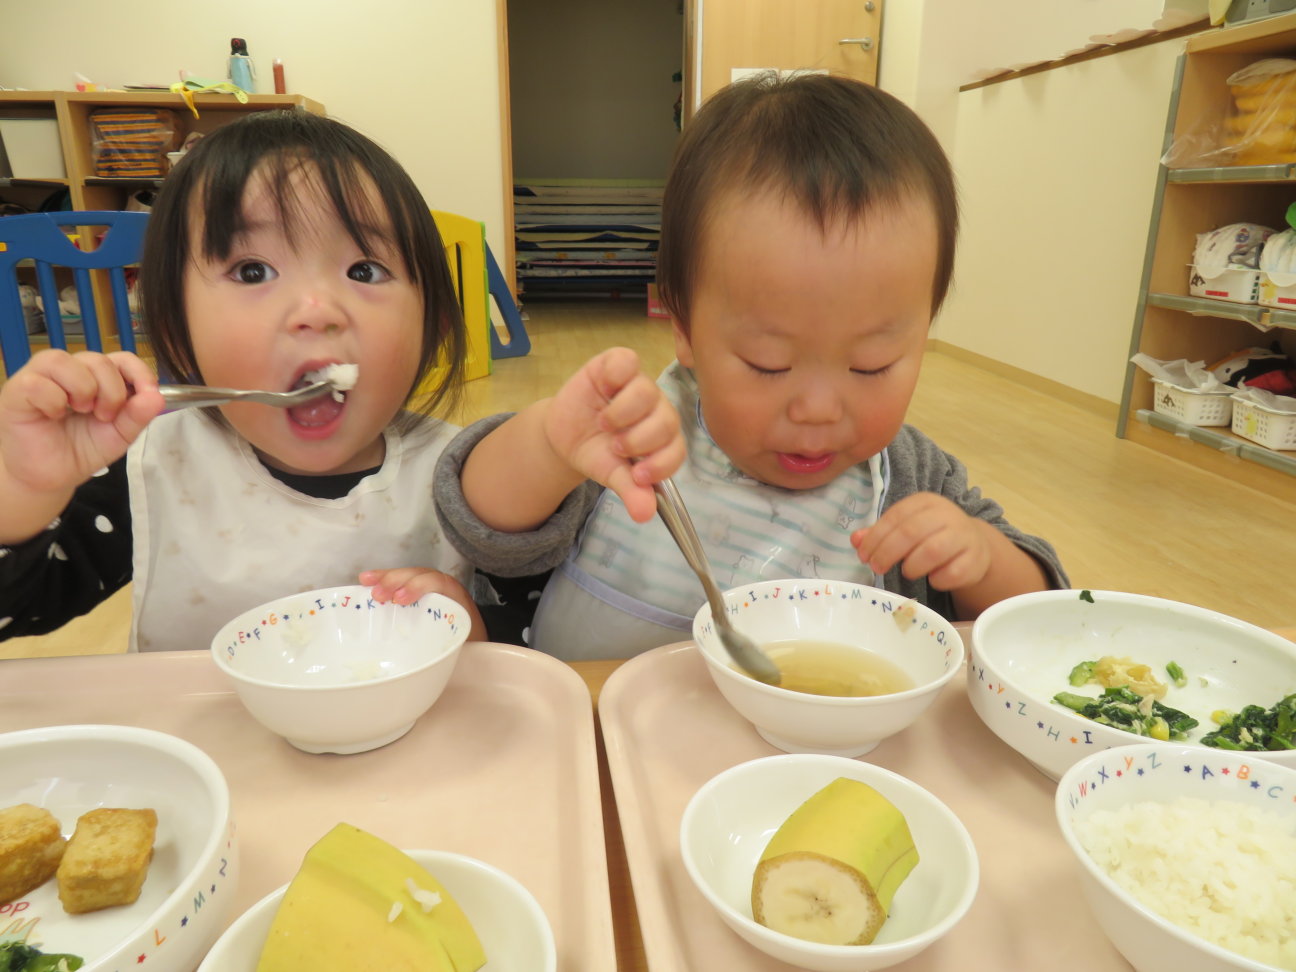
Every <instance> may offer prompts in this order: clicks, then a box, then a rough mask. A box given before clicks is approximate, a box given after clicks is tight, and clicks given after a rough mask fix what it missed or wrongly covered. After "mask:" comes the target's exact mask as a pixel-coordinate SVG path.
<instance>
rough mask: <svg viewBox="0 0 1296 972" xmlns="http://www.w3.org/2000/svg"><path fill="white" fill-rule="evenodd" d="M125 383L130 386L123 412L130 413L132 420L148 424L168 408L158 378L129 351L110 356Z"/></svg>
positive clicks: (117, 352)
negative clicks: (159, 387) (159, 388)
mask: <svg viewBox="0 0 1296 972" xmlns="http://www.w3.org/2000/svg"><path fill="white" fill-rule="evenodd" d="M108 360H109V361H110V362H112V365H113V367H114V368H116V369H117V373H118V374H119V375H120V376H121V378H122V380H123V382H124V383H125V384H126V385H128V386H129V388H128V391H129V392H130V395H129V397H128V398H127V399H126V401H125V406H124V408H123V409H122V411H124V412H126V413H128V414H129V415H130V417H131V419H132V420H134V421H141V422H142V424H147V423H148V421H149V420H150V419H153V418H154V417H156V416H157V415H158V414H160V413H161V411H162V410H163V409H164V408H166V400H165V399H163V397H162V393H161V392H160V391H159V390H158V380H157V376H156V375H154V374H153V369H152V368H150V367H149V366H148V365H147V364H145V363H144V362H143V361H142V360H140V358H138V357H137V356H135V355H133V354H131V353H130V352H129V351H116V352H113V353H112V354H110V355H108Z"/></svg>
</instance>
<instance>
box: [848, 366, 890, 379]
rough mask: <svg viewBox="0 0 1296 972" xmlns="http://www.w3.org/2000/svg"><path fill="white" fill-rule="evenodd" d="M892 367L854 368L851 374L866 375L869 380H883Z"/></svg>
mask: <svg viewBox="0 0 1296 972" xmlns="http://www.w3.org/2000/svg"><path fill="white" fill-rule="evenodd" d="M891 367H892V366H891V365H886V366H885V367H882V368H852V369H851V372H852V373H854V374H857V375H864V376H866V377H868V378H881V377H882V376H883V375H885V374H886V373H887V372H888V371H890V370H891Z"/></svg>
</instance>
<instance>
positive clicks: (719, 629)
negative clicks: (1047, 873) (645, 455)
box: [653, 478, 783, 685]
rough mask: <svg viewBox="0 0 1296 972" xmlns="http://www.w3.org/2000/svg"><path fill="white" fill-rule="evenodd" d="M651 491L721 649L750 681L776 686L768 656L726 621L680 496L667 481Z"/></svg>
mask: <svg viewBox="0 0 1296 972" xmlns="http://www.w3.org/2000/svg"><path fill="white" fill-rule="evenodd" d="M653 492H655V493H656V494H657V513H658V515H659V516H660V517H661V518H662V522H663V523H665V524H666V529H667V530H669V531H670V535H671V536H672V537H674V538H675V542H676V543H677V544H679V548H680V553H682V554H684V559H685V560H686V561H688V565H689V566H690V567H692V568H693V572H694V573H695V574H697V575H698V580H700V581H701V582H702V589H703V590H704V591H706V596H707V601H708V602H710V604H711V619H712V620H713V621H714V622H715V626H716V634H717V635H719V636H720V643H721V644H722V645H724V646H725V650H726V651H728V652H729V655H730V657H732V658H733V660H734V661H736V662H737V663H738V667H739V668H741V669H742V670H743V671H744V672H746V673H747V674H748V675H750V676H751V677H752V678H754V679H756V680H757V681H760V682H765V683H766V684H768V685H778V684H779V683H780V682H781V681H782V680H783V676H782V674H781V673H780V672H779V670H778V666H776V665H775V664H774V663H773V662H772V661H770V657H769V655H767V654H765V652H763V651H761V649H760V647H759V646H758V645H757V644H756V642H754V641H752V640H751V639H750V638H748V637H747V636H746V635H745V634H743V633H742V632H740V631H738V629H736V628H735V627H734V626H733V623H732V622H731V621H730V620H729V612H728V610H726V608H725V603H724V598H723V597H722V596H721V594H720V586H719V585H718V584H717V583H716V580H715V577H714V576H712V574H711V565H710V564H709V563H708V562H707V557H706V551H705V550H703V549H702V541H701V540H699V539H698V535H697V530H695V529H694V528H693V520H692V518H691V517H690V516H689V513H688V510H687V509H686V508H685V506H684V499H683V497H681V496H680V493H679V490H678V489H677V488H676V487H675V483H674V482H673V481H672V480H671V479H669V478H667V479H663V480H662V481H661V482H660V483H654V484H653Z"/></svg>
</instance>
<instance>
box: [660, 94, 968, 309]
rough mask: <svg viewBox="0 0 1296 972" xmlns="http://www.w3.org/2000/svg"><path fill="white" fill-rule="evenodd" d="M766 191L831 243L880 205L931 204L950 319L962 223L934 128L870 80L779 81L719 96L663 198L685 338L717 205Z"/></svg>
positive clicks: (665, 272)
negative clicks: (918, 200)
mask: <svg viewBox="0 0 1296 972" xmlns="http://www.w3.org/2000/svg"><path fill="white" fill-rule="evenodd" d="M759 192H774V193H776V194H779V195H780V196H782V197H783V198H786V199H790V200H792V201H793V202H794V203H795V204H796V205H797V206H799V207H800V209H801V211H802V212H804V213H805V214H806V215H808V216H809V217H810V218H811V219H813V220H814V221H815V222H816V223H817V224H818V226H819V228H820V229H821V230H823V231H825V232H827V229H828V227H829V226H831V225H834V224H838V225H840V224H841V223H842V222H845V223H847V224H849V223H850V222H853V221H854V220H858V219H861V218H864V217H866V216H867V215H868V213H869V211H870V210H871V209H873V208H874V207H875V206H885V205H887V204H895V203H898V202H900V201H901V200H903V199H905V198H906V197H909V196H912V195H918V196H920V197H924V196H925V197H926V198H927V199H928V200H929V201H930V202H931V207H932V210H933V213H934V214H935V217H936V233H937V255H936V276H935V279H934V280H933V281H932V299H931V309H932V316H935V314H936V312H937V311H938V310H940V306H941V304H942V303H943V302H944V300H945V295H946V294H947V293H948V292H949V286H950V278H951V277H952V276H953V274H954V249H955V244H956V242H957V239H958V223H959V212H958V195H957V193H956V190H955V186H954V174H953V171H952V170H951V168H950V164H949V159H947V158H946V157H945V153H944V152H943V151H942V150H941V146H940V142H938V141H937V140H936V136H935V135H933V134H932V132H931V129H929V128H928V127H927V126H926V125H924V124H923V122H922V119H920V118H919V117H918V116H917V115H916V114H914V112H913V111H912V110H910V109H909V108H908V107H906V106H905V105H904V104H903V103H902V102H900V101H899V100H898V99H896V98H893V97H892V96H891V95H889V94H887V93H886V92H884V91H879V90H878V89H877V88H875V87H873V86H872V85H868V84H864V83H863V82H862V81H855V80H853V79H851V78H846V77H838V76H834V75H823V74H805V75H795V74H794V75H792V76H791V77H788V78H780V77H778V76H777V75H774V74H769V75H762V76H758V77H755V78H751V79H748V80H744V81H739V82H736V83H735V84H731V85H728V86H727V87H725V88H721V89H720V91H718V92H716V94H714V95H713V96H712V97H711V98H710V99H709V100H708V101H707V103H706V104H705V105H703V106H702V108H701V110H700V111H698V113H697V116H696V117H695V118H694V119H693V121H692V122H691V123H690V124H689V125H688V126H687V127H686V128H685V129H684V136H683V137H682V138H681V139H680V141H679V144H678V145H677V146H676V147H675V157H674V159H673V160H672V162H671V170H670V177H669V178H668V179H667V180H666V192H665V194H664V196H663V198H662V224H661V244H660V246H661V252H660V253H659V254H658V257H657V289H658V291H659V293H660V294H661V301H662V304H663V306H664V307H665V308H666V309H667V310H668V311H669V312H670V314H671V316H672V317H673V318H675V320H676V321H678V322H679V324H680V326H681V327H683V328H684V330H685V331H687V330H688V325H689V310H690V308H691V306H692V302H693V289H694V287H695V286H696V284H697V278H698V272H699V268H700V266H701V265H702V264H703V263H704V260H705V254H704V253H703V245H704V243H705V235H706V229H707V226H708V223H709V221H710V220H712V219H714V218H715V216H716V204H717V202H718V201H719V200H720V199H722V198H726V197H731V198H737V199H741V198H743V197H744V196H746V195H749V194H754V193H759ZM769 244H770V245H771V246H777V245H778V241H777V240H770V241H769Z"/></svg>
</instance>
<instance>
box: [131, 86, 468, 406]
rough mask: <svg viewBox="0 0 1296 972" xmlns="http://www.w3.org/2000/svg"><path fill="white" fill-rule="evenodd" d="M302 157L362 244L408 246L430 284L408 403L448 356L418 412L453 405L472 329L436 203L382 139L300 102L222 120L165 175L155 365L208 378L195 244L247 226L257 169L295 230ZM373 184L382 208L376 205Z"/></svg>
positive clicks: (213, 247) (145, 292)
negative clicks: (190, 276)
mask: <svg viewBox="0 0 1296 972" xmlns="http://www.w3.org/2000/svg"><path fill="white" fill-rule="evenodd" d="M303 167H305V168H306V169H307V170H313V171H310V172H309V174H310V176H311V177H312V178H314V179H316V180H317V184H318V185H319V187H320V188H321V189H322V190H323V192H324V193H325V195H326V196H327V198H328V200H329V201H330V203H331V204H332V206H333V210H334V212H335V213H336V214H337V217H338V220H339V221H340V222H341V223H342V225H343V227H345V229H346V232H347V233H348V235H350V237H351V239H352V240H354V241H355V244H356V246H358V247H359V248H360V250H361V252H362V253H365V254H374V251H375V246H374V244H375V242H377V241H381V242H383V243H385V244H386V245H387V246H388V247H390V248H391V249H394V250H395V251H396V252H398V253H399V254H400V258H401V260H402V261H403V263H404V266H405V272H406V273H408V274H409V277H410V279H411V280H412V281H414V283H415V284H417V285H418V287H419V289H420V290H421V291H422V294H423V341H422V349H421V351H420V354H419V363H418V371H417V377H416V378H415V379H414V384H413V385H412V386H411V387H410V389H409V392H408V393H407V396H406V405H408V404H409V402H410V399H412V398H413V397H414V396H415V394H416V393H417V392H418V391H419V389H420V387H421V386H422V384H423V382H424V380H425V379H426V378H427V376H428V374H429V373H430V372H431V371H432V369H433V368H434V367H437V366H440V369H441V370H440V372H439V375H438V380H437V382H436V383H435V385H434V386H433V387H432V388H430V389H428V393H427V395H426V397H425V398H424V399H423V400H422V401H420V403H419V407H418V412H419V413H420V414H422V415H425V416H431V415H435V414H437V413H438V412H442V411H444V410H449V409H450V408H452V407H453V406H454V405H456V404H457V398H458V393H459V390H460V387H461V384H462V380H461V379H462V375H463V368H464V361H465V359H466V357H467V335H466V333H465V331H464V324H463V314H462V311H461V308H460V306H459V301H458V298H457V296H456V293H455V287H454V282H453V280H452V279H451V276H450V269H449V267H448V266H447V264H446V256H445V248H444V246H443V245H442V242H441V234H440V233H438V232H437V228H436V223H435V221H434V220H433V219H432V213H431V211H430V210H429V209H428V205H427V203H426V202H424V201H423V196H422V194H420V193H419V191H418V189H417V187H415V185H414V182H413V180H412V179H410V177H409V174H408V173H407V172H406V171H405V170H404V169H403V168H401V166H400V164H399V163H398V162H397V161H396V160H395V159H393V158H392V157H391V156H390V155H388V154H387V153H386V152H385V151H384V150H383V149H381V148H380V147H379V146H378V145H377V144H376V143H375V142H373V141H372V140H370V139H368V138H365V136H363V135H361V134H360V133H359V132H357V131H355V130H354V129H352V128H348V127H347V126H346V125H343V124H342V123H341V122H336V121H333V120H331V119H329V118H325V117H323V116H321V115H314V114H311V113H310V112H308V111H305V110H302V109H292V110H277V111H262V112H256V113H254V114H251V115H248V116H247V117H246V118H243V119H240V120H239V121H236V122H233V123H231V124H229V125H225V126H223V127H221V128H218V129H217V130H216V131H214V132H212V133H211V134H210V135H208V136H206V137H205V138H204V139H202V140H201V141H200V142H198V144H197V145H195V146H194V148H193V149H191V150H190V151H189V152H188V153H186V155H185V157H184V158H183V159H182V160H181V161H180V164H179V165H177V166H176V167H175V169H174V170H172V172H171V174H170V175H169V176H168V177H167V179H166V181H165V182H163V183H162V191H161V192H159V193H158V196H157V199H156V201H155V202H154V205H153V211H152V214H151V215H150V216H149V222H148V230H147V232H146V233H145V236H144V255H143V258H142V260H141V262H140V288H141V290H140V293H141V297H142V301H141V310H142V311H143V318H144V330H145V333H146V335H147V337H148V340H149V343H150V344H151V345H152V348H153V353H154V355H155V357H156V360H157V367H158V373H159V374H161V375H163V376H172V377H174V378H175V379H178V380H185V381H197V382H200V383H201V382H202V372H201V370H200V369H199V367H198V362H197V361H196V360H194V351H193V342H192V341H191V340H190V338H189V322H188V318H187V316H186V314H185V294H184V277H185V271H186V269H187V268H188V266H189V263H190V261H191V260H193V259H194V258H195V256H196V254H195V253H193V252H192V251H191V246H193V245H195V244H196V246H197V247H198V250H199V252H200V253H201V255H202V256H203V257H204V258H206V259H207V260H211V261H221V260H224V259H226V258H227V257H228V256H229V254H230V251H231V249H232V248H233V245H234V242H235V240H236V239H237V238H238V237H239V236H240V235H241V234H242V233H244V232H245V231H246V230H247V226H246V220H245V219H244V212H243V194H244V192H245V190H246V189H247V184H248V181H249V180H250V179H251V178H252V177H253V176H254V175H260V176H261V177H263V178H264V179H265V184H266V186H267V189H268V191H269V194H270V196H271V198H272V199H273V200H274V203H275V206H276V208H277V210H278V213H277V215H278V218H279V220H280V223H281V225H282V226H283V227H284V233H285V235H286V236H287V237H288V238H289V239H292V237H293V228H294V226H296V225H300V222H301V207H302V200H301V199H299V198H298V193H297V191H296V186H297V185H298V183H297V182H295V179H294V176H295V174H296V173H298V172H299V171H300V170H301V169H302V168H303ZM374 191H376V192H377V194H378V198H379V199H381V201H382V206H383V208H384V209H385V210H386V213H385V214H384V213H377V212H374V211H373V210H374V206H373V204H372V202H371V199H372V197H371V196H370V193H371V192H374ZM195 215H197V218H198V219H199V220H200V221H201V225H200V226H199V230H200V232H199V235H198V236H197V237H195V236H194V235H193V227H192V225H191V221H192V220H193V218H194V217H195ZM210 411H212V412H214V411H215V410H214V409H213V410H210ZM217 414H219V413H217Z"/></svg>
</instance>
